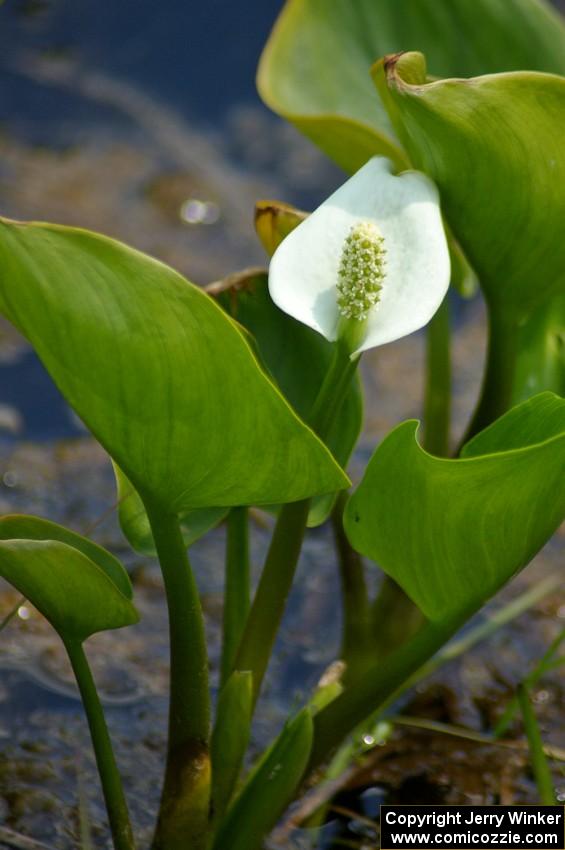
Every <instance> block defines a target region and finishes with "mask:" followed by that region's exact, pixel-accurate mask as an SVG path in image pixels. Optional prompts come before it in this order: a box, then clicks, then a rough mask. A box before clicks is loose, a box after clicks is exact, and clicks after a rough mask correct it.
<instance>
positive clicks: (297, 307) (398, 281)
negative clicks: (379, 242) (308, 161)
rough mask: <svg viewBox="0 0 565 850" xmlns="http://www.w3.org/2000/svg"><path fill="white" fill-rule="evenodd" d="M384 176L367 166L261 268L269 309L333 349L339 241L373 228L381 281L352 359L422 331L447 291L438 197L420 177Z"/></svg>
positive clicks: (382, 163)
mask: <svg viewBox="0 0 565 850" xmlns="http://www.w3.org/2000/svg"><path fill="white" fill-rule="evenodd" d="M392 169H393V165H392V163H391V162H390V161H389V160H388V159H385V158H384V157H373V159H371V160H369V162H367V163H366V164H365V165H364V166H363V167H362V168H361V169H360V170H359V171H358V172H357V173H356V174H354V175H353V177H351V178H350V179H349V180H348V181H347V182H346V183H344V184H343V186H341V187H340V188H339V189H338V190H337V191H336V192H334V194H333V195H331V196H330V197H329V198H328V199H327V200H326V201H324V203H323V204H322V205H321V206H320V207H318V209H317V210H315V211H314V212H313V213H312V215H310V216H309V217H308V218H307V219H306V220H305V221H304V222H302V224H299V225H298V227H297V228H295V230H293V231H292V232H291V233H290V234H289V235H288V236H287V237H286V238H285V239H284V240H283V241H282V242H281V244H280V245H279V247H278V248H277V250H276V251H275V254H274V255H273V258H272V260H271V265H270V268H269V291H270V293H271V297H272V299H273V301H274V302H275V304H277V305H278V306H279V307H280V308H281V310H284V312H285V313H288V314H289V315H291V316H294V318H295V319H298V320H299V321H300V322H303V323H304V324H306V325H309V326H310V327H311V328H314V330H316V331H318V332H319V333H321V334H323V335H324V336H325V337H326V339H329V340H332V341H333V340H335V339H336V338H337V329H338V322H339V320H340V318H341V316H340V312H339V308H338V304H337V296H338V292H337V288H336V284H337V281H338V270H339V264H340V259H341V255H342V251H343V247H344V244H345V240H346V238H347V236H348V234H349V233H350V231H351V228H352V227H353V226H354V225H356V224H358V223H360V222H363V221H371V222H374V223H375V224H376V225H377V226H378V227H379V229H380V231H381V233H382V235H383V237H384V240H385V249H386V276H385V279H384V281H383V288H382V291H381V293H380V300H379V303H378V304H377V305H376V306H375V307H374V308H372V309H371V311H370V313H369V316H368V318H367V319H366V322H365V324H364V328H363V331H364V338H363V340H362V342H361V344H360V345H359V347H358V348H357V350H356V352H354V353H359V352H361V351H364V350H365V349H367V348H373V347H374V346H376V345H384V344H385V343H387V342H392V341H393V340H395V339H399V338H400V337H402V336H406V335H407V334H410V333H412V332H413V331H416V330H418V329H419V328H421V327H423V326H424V325H426V324H427V323H428V322H429V321H430V319H431V318H432V316H433V315H434V313H435V312H436V310H437V309H438V307H439V306H440V304H441V302H442V301H443V299H444V297H445V294H446V292H447V289H448V286H449V277H450V265H449V250H448V247H447V242H446V237H445V232H444V229H443V224H442V220H441V212H440V206H439V196H438V191H437V189H436V187H435V185H434V183H432V181H431V180H430V179H429V178H428V177H426V176H425V175H424V174H421V173H419V172H417V171H405V172H403V173H401V174H399V175H395V174H393V172H392ZM353 321H354V320H353Z"/></svg>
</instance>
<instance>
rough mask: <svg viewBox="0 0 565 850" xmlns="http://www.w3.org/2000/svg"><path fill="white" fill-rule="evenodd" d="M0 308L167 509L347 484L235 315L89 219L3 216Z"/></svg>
mask: <svg viewBox="0 0 565 850" xmlns="http://www.w3.org/2000/svg"><path fill="white" fill-rule="evenodd" d="M0 311H1V312H2V313H4V315H6V316H7V318H9V319H10V320H11V321H12V322H13V323H14V324H15V325H16V327H18V328H19V329H20V330H21V331H22V332H23V333H24V334H25V335H26V336H27V337H28V339H30V341H31V342H32V344H33V345H34V347H35V348H36V350H37V352H38V354H39V356H40V357H41V359H42V360H43V362H44V363H45V365H46V367H47V369H48V370H49V371H50V373H51V375H52V377H53V378H54V380H55V382H56V383H57V385H58V386H59V389H60V390H61V391H62V392H63V394H64V395H65V397H66V398H67V400H68V401H69V402H70V404H71V405H72V406H73V407H74V408H75V410H76V411H77V413H78V414H79V416H81V418H82V419H83V420H84V421H85V423H86V424H87V425H88V427H89V428H90V429H91V430H92V432H93V433H94V435H95V436H96V437H97V438H98V439H99V440H100V442H101V443H102V445H103V446H104V447H105V448H106V449H107V451H108V452H109V454H110V455H111V456H112V457H113V459H114V460H115V461H116V462H117V464H118V465H119V466H120V467H121V468H122V469H123V470H124V472H125V473H126V475H127V477H128V478H129V479H130V480H131V481H132V483H133V484H134V486H135V487H136V489H137V490H138V491H139V492H140V494H141V495H142V497H145V496H148V497H150V498H151V499H152V500H153V501H155V502H157V503H160V504H161V505H162V506H163V507H164V508H166V509H167V510H171V511H174V512H177V513H179V512H181V511H185V510H189V509H192V508H199V507H210V506H226V507H227V506H230V505H240V504H268V503H273V502H287V501H296V500H299V499H302V498H304V497H308V496H312V495H315V494H320V493H326V492H332V491H334V490H336V489H340V488H342V487H344V486H347V484H348V480H347V478H346V476H345V475H344V474H343V472H342V471H341V470H340V468H339V467H338V466H337V464H336V463H335V461H334V460H333V458H332V457H331V455H330V453H329V452H328V451H327V449H326V448H325V446H324V445H323V444H322V443H321V442H320V441H319V440H318V438H317V437H316V436H315V435H314V434H313V433H312V431H311V430H310V429H309V428H307V427H306V426H305V425H304V424H303V423H302V422H301V421H300V420H299V419H298V418H297V417H296V415H295V414H294V412H293V411H292V409H291V408H290V406H289V405H288V404H287V402H286V401H285V400H284V399H283V398H282V396H281V395H280V393H279V392H278V390H277V389H276V388H275V386H274V385H273V383H272V382H271V381H270V380H269V379H268V378H267V376H266V375H265V374H264V372H263V371H262V370H261V369H260V368H259V366H258V364H257V361H256V359H255V357H254V355H253V353H252V351H251V349H250V347H249V345H248V343H247V341H246V340H245V339H244V337H243V336H242V334H241V332H240V331H239V329H238V328H237V326H236V325H235V324H234V323H233V322H232V321H231V320H230V319H229V318H228V317H227V316H226V315H225V314H224V313H223V311H222V310H221V309H220V308H219V307H218V305H216V304H215V303H214V302H213V300H212V299H211V298H209V297H208V296H207V295H206V294H205V293H203V292H202V291H201V290H199V289H198V288H197V287H195V286H193V285H192V284H190V283H188V282H187V281H186V280H185V279H184V278H182V277H181V276H180V275H179V274H177V273H176V272H174V271H173V270H172V269H170V268H168V267H167V266H165V265H163V264H162V263H159V262H157V261H156V260H153V259H151V258H150V257H148V256H146V255H143V254H141V253H139V252H137V251H134V250H133V249H130V248H128V247H126V246H125V245H122V244H120V243H118V242H115V241H113V240H111V239H108V238H106V237H103V236H100V235H96V234H93V233H89V232H87V231H82V230H77V229H74V228H67V227H58V226H54V225H44V224H21V223H15V222H9V221H6V220H3V221H2V222H1V224H0Z"/></svg>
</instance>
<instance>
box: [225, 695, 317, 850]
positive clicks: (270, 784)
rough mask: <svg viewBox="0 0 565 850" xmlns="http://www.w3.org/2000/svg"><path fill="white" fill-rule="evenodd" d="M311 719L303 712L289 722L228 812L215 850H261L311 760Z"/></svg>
mask: <svg viewBox="0 0 565 850" xmlns="http://www.w3.org/2000/svg"><path fill="white" fill-rule="evenodd" d="M312 732H313V727H312V716H311V714H310V711H309V710H308V709H304V710H303V711H301V712H300V714H298V715H297V716H296V717H295V718H294V719H293V720H291V721H290V722H289V723H287V725H286V727H285V728H284V730H283V731H282V733H281V734H280V735H279V737H278V738H277V740H276V741H275V743H274V745H273V746H272V747H271V748H270V749H269V750H268V751H267V752H266V753H265V755H264V756H263V758H262V759H260V761H259V763H258V765H257V766H256V767H255V768H254V770H253V771H252V773H251V774H250V776H249V777H248V779H247V781H246V783H245V785H244V786H243V788H242V790H241V792H240V794H239V796H238V797H237V798H236V799H235V801H234V803H233V805H232V806H231V808H230V809H229V811H228V813H227V815H226V817H225V819H224V821H223V823H222V825H221V827H220V831H219V833H218V836H217V838H216V841H215V842H214V845H213V850H259V848H261V847H262V846H263V839H264V838H265V837H266V835H267V834H268V833H269V832H270V830H271V829H272V828H273V827H274V826H275V824H276V822H277V820H278V819H279V817H280V816H281V814H282V813H283V811H284V809H285V808H286V807H287V805H288V804H289V803H290V801H291V799H292V797H293V795H294V794H295V793H296V790H297V788H298V785H299V783H300V781H301V779H302V777H303V774H304V771H305V769H306V766H307V764H308V759H309V757H310V750H311V747H312Z"/></svg>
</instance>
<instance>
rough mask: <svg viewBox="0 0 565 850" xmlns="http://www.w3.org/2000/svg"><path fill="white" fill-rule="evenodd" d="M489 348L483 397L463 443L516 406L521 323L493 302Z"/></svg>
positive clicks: (489, 325) (490, 316)
mask: <svg viewBox="0 0 565 850" xmlns="http://www.w3.org/2000/svg"><path fill="white" fill-rule="evenodd" d="M488 334H489V337H488V349H487V362H486V368H485V374H484V378H483V386H482V389H481V397H480V399H479V403H478V406H477V409H476V410H475V413H474V415H473V418H472V420H471V422H470V424H469V427H468V428H467V432H466V434H465V436H464V438H463V443H462V444H463V445H464V444H465V443H466V442H467V441H468V440H470V439H471V437H474V436H475V434H478V433H479V431H482V430H483V428H486V427H487V425H490V424H491V423H492V422H494V421H495V419H498V417H499V416H502V414H503V413H506V411H507V410H509V409H510V407H511V406H512V393H513V389H514V376H515V372H516V359H517V356H518V326H517V324H516V322H515V321H513V320H511V319H508V317H507V316H506V315H505V313H504V310H503V309H502V308H500V307H497V306H495V305H493V304H491V305H489V312H488Z"/></svg>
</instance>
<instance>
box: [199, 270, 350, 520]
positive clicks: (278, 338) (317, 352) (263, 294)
mask: <svg viewBox="0 0 565 850" xmlns="http://www.w3.org/2000/svg"><path fill="white" fill-rule="evenodd" d="M210 291H211V292H212V293H213V294H215V296H216V297H217V298H218V299H219V301H220V303H221V304H222V305H223V307H224V309H226V310H227V311H228V312H229V313H230V315H231V316H233V318H234V319H236V320H237V321H238V322H240V323H241V324H242V325H243V326H244V327H245V328H247V330H248V331H249V332H250V333H251V334H252V336H253V338H254V339H255V341H256V343H257V348H258V351H259V354H260V356H261V358H262V360H263V362H264V363H265V366H266V367H267V368H268V370H269V372H270V373H271V374H272V375H273V377H274V378H275V380H276V382H277V384H278V386H279V387H280V389H281V391H282V392H283V394H284V396H285V398H287V399H288V400H289V402H290V403H291V404H292V406H293V408H294V409H295V410H296V412H297V413H298V414H299V416H301V417H302V418H303V419H305V420H306V421H308V416H309V414H310V413H311V411H312V408H313V406H314V402H315V400H316V397H317V395H318V392H319V390H320V387H321V385H322V382H323V380H324V378H325V376H326V373H327V371H328V369H329V366H330V361H331V358H332V354H333V346H332V343H330V342H328V341H327V340H326V339H324V337H323V336H321V334H318V333H316V332H315V331H313V330H311V329H310V328H308V327H307V326H306V325H304V324H303V323H302V322H297V321H296V320H295V319H293V318H292V316H289V315H288V314H287V313H283V311H282V310H279V308H278V307H277V306H276V305H275V304H274V302H273V300H272V299H271V297H270V295H269V288H268V280H267V275H266V274H253V275H251V276H250V277H248V278H246V279H245V280H240V281H238V282H237V284H235V285H229V283H228V285H227V286H220V287H218V286H214V287H213V288H210ZM362 424H363V399H362V395H361V386H360V382H359V378H358V377H356V378H355V379H354V381H353V382H352V384H351V389H350V390H349V391H348V393H347V396H346V398H345V400H344V402H343V406H342V408H341V410H340V414H339V416H338V417H336V419H335V421H334V422H333V424H332V426H331V428H330V431H329V434H328V439H327V440H326V443H327V445H328V447H329V448H330V450H331V452H332V454H333V456H334V457H335V458H336V460H337V461H338V462H339V463H340V464H341V465H342V466H345V465H346V464H347V461H348V460H349V457H350V455H351V452H352V451H353V448H354V447H355V443H356V442H357V439H358V437H359V433H360V431H361V427H362ZM331 505H332V497H331V496H330V497H326V496H322V497H320V498H319V499H316V500H314V504H313V506H312V508H311V511H310V516H309V521H308V523H309V525H311V526H312V525H319V524H320V523H322V522H324V520H325V519H326V518H327V515H328V513H329V510H330V509H331Z"/></svg>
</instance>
